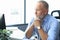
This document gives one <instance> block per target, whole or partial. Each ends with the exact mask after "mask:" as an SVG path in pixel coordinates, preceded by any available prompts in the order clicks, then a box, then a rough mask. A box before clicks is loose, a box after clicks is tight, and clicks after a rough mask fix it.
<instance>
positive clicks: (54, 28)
mask: <svg viewBox="0 0 60 40" xmlns="http://www.w3.org/2000/svg"><path fill="white" fill-rule="evenodd" d="M58 29H59V22H58V21H57V20H56V21H52V22H51V23H50V29H49V31H48V38H47V40H57V37H58V32H59V30H58Z"/></svg>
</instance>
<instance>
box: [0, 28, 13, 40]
mask: <svg viewBox="0 0 60 40" xmlns="http://www.w3.org/2000/svg"><path fill="white" fill-rule="evenodd" d="M11 34H12V31H10V30H6V29H3V30H2V29H0V40H8V39H9V38H10V37H9V36H10V35H11Z"/></svg>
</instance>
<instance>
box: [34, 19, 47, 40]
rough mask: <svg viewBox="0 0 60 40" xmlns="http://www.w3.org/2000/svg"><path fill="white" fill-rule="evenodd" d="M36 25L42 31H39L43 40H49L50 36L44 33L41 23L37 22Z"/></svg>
mask: <svg viewBox="0 0 60 40" xmlns="http://www.w3.org/2000/svg"><path fill="white" fill-rule="evenodd" d="M34 25H35V26H36V27H40V29H38V32H39V35H40V37H41V39H42V40H47V37H48V34H47V33H45V32H44V30H43V29H42V28H41V21H40V20H35V22H34Z"/></svg>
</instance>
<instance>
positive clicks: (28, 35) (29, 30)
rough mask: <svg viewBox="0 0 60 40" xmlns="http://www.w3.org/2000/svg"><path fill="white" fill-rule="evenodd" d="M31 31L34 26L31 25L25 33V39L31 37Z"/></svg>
mask: <svg viewBox="0 0 60 40" xmlns="http://www.w3.org/2000/svg"><path fill="white" fill-rule="evenodd" d="M33 29H34V25H33V24H32V25H31V27H30V28H29V29H28V31H27V32H26V37H27V38H28V39H29V38H30V37H31V36H32V33H33Z"/></svg>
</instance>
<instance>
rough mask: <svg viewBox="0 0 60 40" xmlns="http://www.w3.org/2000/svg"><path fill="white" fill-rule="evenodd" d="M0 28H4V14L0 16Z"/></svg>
mask: <svg viewBox="0 0 60 40" xmlns="http://www.w3.org/2000/svg"><path fill="white" fill-rule="evenodd" d="M0 29H6V25H5V17H4V14H2V15H1V16H0Z"/></svg>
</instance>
